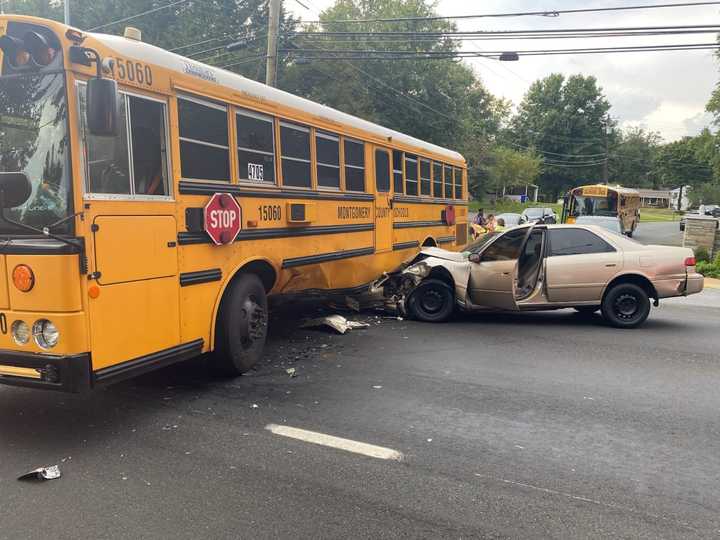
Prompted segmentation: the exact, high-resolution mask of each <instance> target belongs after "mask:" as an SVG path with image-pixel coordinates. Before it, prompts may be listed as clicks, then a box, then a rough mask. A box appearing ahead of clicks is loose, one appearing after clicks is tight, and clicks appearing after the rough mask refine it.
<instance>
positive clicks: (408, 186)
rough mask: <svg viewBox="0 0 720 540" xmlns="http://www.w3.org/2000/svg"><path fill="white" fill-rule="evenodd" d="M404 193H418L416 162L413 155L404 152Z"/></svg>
mask: <svg viewBox="0 0 720 540" xmlns="http://www.w3.org/2000/svg"><path fill="white" fill-rule="evenodd" d="M405 193H406V194H407V195H417V194H418V163H417V158H416V157H415V156H411V155H410V154H405Z"/></svg>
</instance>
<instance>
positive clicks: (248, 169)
mask: <svg viewBox="0 0 720 540" xmlns="http://www.w3.org/2000/svg"><path fill="white" fill-rule="evenodd" d="M235 125H236V127H237V145H238V149H237V152H238V178H239V179H240V181H241V182H242V181H245V182H258V183H268V184H274V183H275V131H274V129H273V119H272V117H271V116H265V115H264V114H258V113H254V112H250V111H238V112H237V114H236V116H235Z"/></svg>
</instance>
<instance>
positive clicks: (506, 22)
mask: <svg viewBox="0 0 720 540" xmlns="http://www.w3.org/2000/svg"><path fill="white" fill-rule="evenodd" d="M300 1H301V2H302V3H303V4H305V5H306V6H308V7H309V8H310V9H309V10H308V9H305V8H303V7H301V5H300V4H299V3H298V1H297V0H285V2H284V5H285V7H286V9H289V10H291V11H292V12H293V13H294V14H296V15H297V16H299V17H301V18H303V19H305V20H314V19H317V17H318V11H319V10H322V9H324V8H327V7H329V6H331V5H332V4H333V3H334V2H333V0H309V1H308V0H300ZM680 1H681V0H662V1H660V0H483V1H482V2H480V1H468V0H439V2H438V9H437V11H438V13H439V14H440V15H461V14H462V15H464V14H479V13H506V12H517V11H546V10H553V9H572V8H588V7H612V6H627V5H644V4H665V3H677V2H680ZM718 22H720V5H718V6H699V7H692V8H687V7H685V8H668V9H654V10H641V11H625V12H609V13H600V14H598V13H590V14H574V15H562V16H560V17H557V18H549V17H516V18H501V19H471V20H466V21H460V22H459V29H460V30H466V31H470V30H522V29H560V28H593V27H617V26H658V25H689V24H717V23H718ZM620 40H622V41H620ZM713 41H715V36H714V35H709V34H694V35H693V34H690V35H688V36H677V37H675V36H651V37H638V38H615V39H614V40H613V41H611V42H608V41H607V40H603V39H592V40H587V39H585V40H569V39H566V40H542V41H540V40H532V41H528V40H518V41H512V42H510V41H507V40H504V41H478V42H464V43H465V44H464V47H465V50H482V49H485V50H505V49H512V50H522V49H528V50H529V49H538V48H554V49H564V48H577V47H582V46H588V45H591V46H599V47H608V46H616V45H618V44H622V45H625V44H628V45H630V44H634V45H652V44H669V43H672V44H674V43H709V42H713ZM538 45H542V47H538ZM466 62H468V63H469V64H470V65H471V66H472V67H473V69H474V70H475V72H476V74H477V75H478V76H479V77H480V78H481V79H482V80H483V82H484V83H485V85H486V86H487V87H488V88H489V89H490V91H491V92H493V94H495V95H497V96H501V97H505V98H507V99H509V100H511V101H512V102H513V103H515V104H517V103H519V102H520V100H521V99H522V97H523V95H524V94H525V92H526V91H527V89H528V86H529V85H530V83H532V82H533V81H534V80H536V79H539V78H542V77H545V76H547V75H549V74H550V73H556V72H560V73H564V74H566V75H571V74H574V73H583V74H585V75H594V76H595V77H597V79H598V81H599V84H600V86H602V88H603V89H604V91H605V94H606V95H607V97H608V99H609V100H610V103H611V104H612V110H611V115H612V116H613V117H614V118H616V119H617V120H618V121H619V122H620V123H621V125H623V126H630V125H640V126H643V127H646V128H648V129H651V130H653V131H657V132H659V133H660V134H661V135H662V136H663V138H664V139H665V140H667V141H672V140H675V139H678V138H680V137H683V136H685V135H695V134H697V133H698V131H699V130H701V129H702V128H703V127H705V126H707V125H708V124H709V123H710V116H709V115H708V114H707V113H705V104H706V103H707V101H708V99H709V97H710V94H711V92H712V90H713V88H714V86H715V83H716V82H717V80H718V74H719V67H720V64H719V63H718V62H717V61H716V59H715V57H714V55H713V54H712V52H711V51H677V52H647V53H622V54H603V55H600V54H597V55H577V56H545V57H525V58H521V59H520V61H519V62H498V61H495V60H489V59H480V58H477V59H468V60H466ZM388 66H390V63H389V64H388Z"/></svg>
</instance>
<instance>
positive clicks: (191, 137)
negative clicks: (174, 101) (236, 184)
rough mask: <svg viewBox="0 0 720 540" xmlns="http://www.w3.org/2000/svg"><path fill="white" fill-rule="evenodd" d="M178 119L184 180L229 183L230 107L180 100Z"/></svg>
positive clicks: (181, 171)
mask: <svg viewBox="0 0 720 540" xmlns="http://www.w3.org/2000/svg"><path fill="white" fill-rule="evenodd" d="M178 117H179V123H180V174H181V175H182V177H183V178H191V179H196V180H223V181H226V182H228V181H230V146H229V144H228V122H227V108H226V107H225V106H223V105H216V104H210V103H199V102H197V101H194V100H190V99H186V98H178Z"/></svg>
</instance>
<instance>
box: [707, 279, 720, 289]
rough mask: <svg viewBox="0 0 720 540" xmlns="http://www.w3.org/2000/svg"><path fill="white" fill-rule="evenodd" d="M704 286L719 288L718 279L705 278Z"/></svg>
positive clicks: (719, 280) (719, 281) (719, 282)
mask: <svg viewBox="0 0 720 540" xmlns="http://www.w3.org/2000/svg"><path fill="white" fill-rule="evenodd" d="M705 288H706V289H720V279H715V278H709V277H706V278H705Z"/></svg>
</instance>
